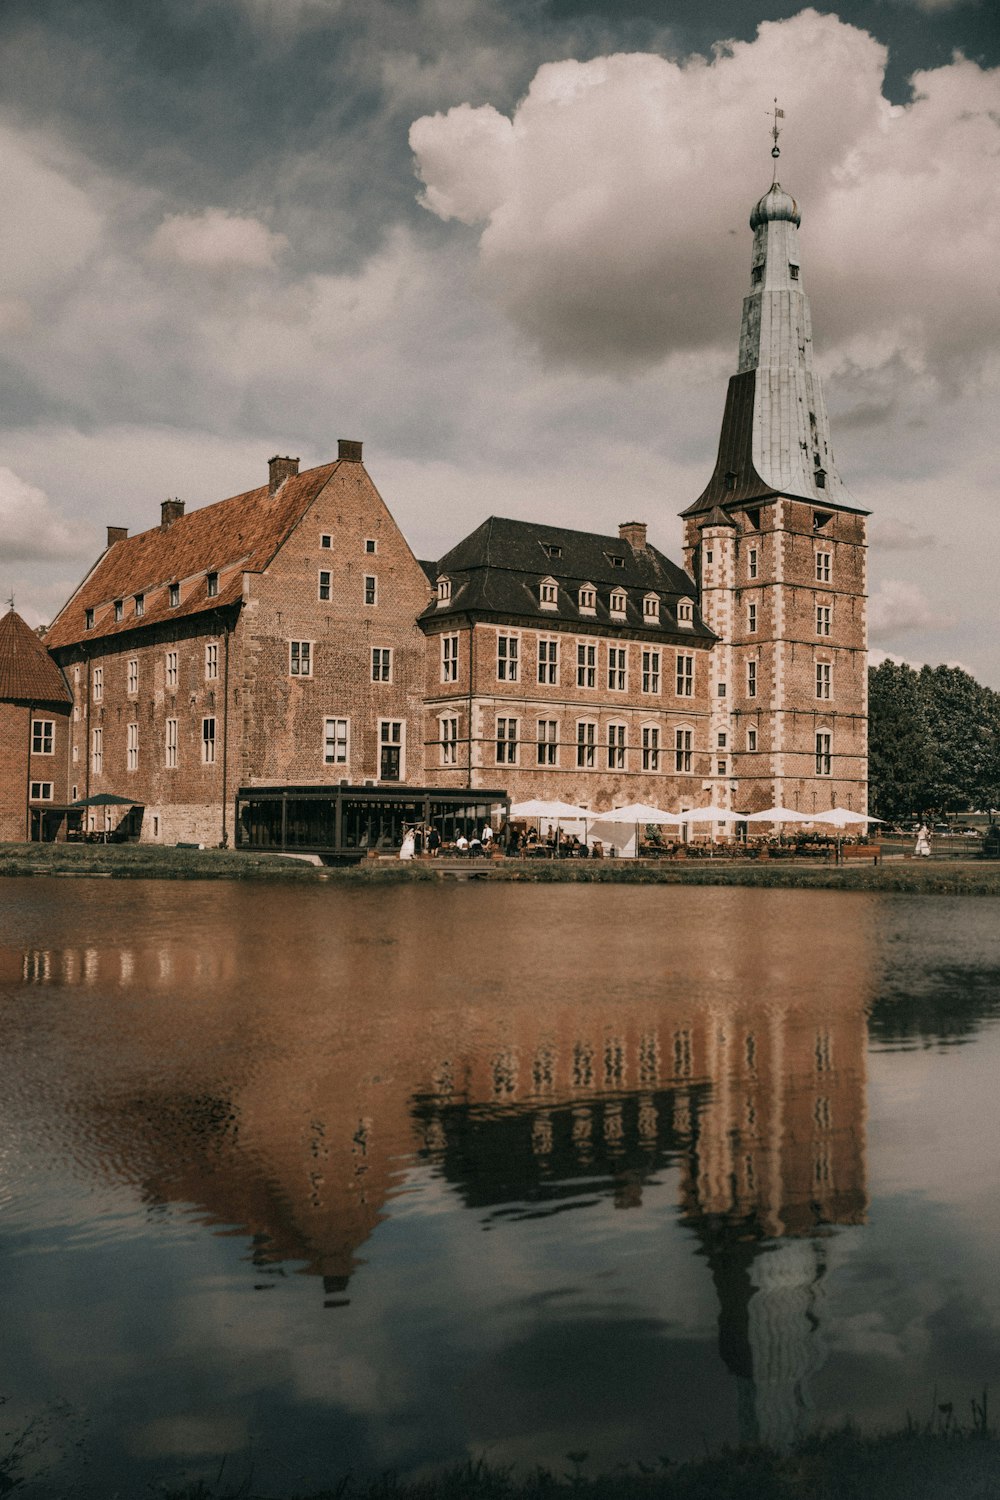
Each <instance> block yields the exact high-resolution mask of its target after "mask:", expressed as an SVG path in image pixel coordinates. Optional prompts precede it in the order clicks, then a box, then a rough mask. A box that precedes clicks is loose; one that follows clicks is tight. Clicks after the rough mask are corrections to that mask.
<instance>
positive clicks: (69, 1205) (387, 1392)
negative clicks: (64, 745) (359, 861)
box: [0, 879, 1000, 1496]
mask: <svg viewBox="0 0 1000 1500" xmlns="http://www.w3.org/2000/svg"><path fill="white" fill-rule="evenodd" d="M998 1015H1000V902H998V901H995V900H992V899H974V898H968V899H964V900H959V899H951V898H945V897H937V898H919V897H906V896H877V895H865V894H848V893H842V892H811V891H810V892H806V891H802V892H799V891H777V890H775V891H770V890H738V889H716V890H713V889H694V888H689V889H685V888H677V887H673V888H672V887H652V888H650V887H633V888H630V887H628V886H611V887H603V888H602V887H600V886H573V885H567V886H551V887H545V886H542V887H519V886H513V885H507V886H481V885H477V884H454V885H442V886H441V887H439V888H429V887H426V886H423V885H421V886H409V887H398V888H389V889H378V890H376V889H352V888H346V887H340V886H336V885H334V884H329V885H322V884H318V885H316V886H309V887H297V888H293V887H290V886H285V885H276V886H273V887H271V886H266V885H256V884H254V885H243V884H235V883H234V884H230V883H225V882H205V883H200V882H199V883H186V882H185V883H180V882H178V883H173V882H162V883H161V882H143V881H134V882H133V881H122V882H112V881H100V880H93V881H85V880H41V879H35V880H26V881H15V880H6V881H3V882H0V1043H2V1059H3V1066H2V1068H0V1153H2V1157H0V1163H2V1164H0V1288H2V1290H0V1305H2V1318H3V1335H4V1336H3V1340H2V1343H0V1397H3V1398H6V1404H5V1405H3V1406H2V1407H0V1430H3V1431H6V1432H10V1433H15V1434H16V1433H19V1432H21V1431H23V1430H24V1428H25V1427H26V1426H27V1425H28V1424H31V1423H34V1426H33V1427H32V1428H31V1431H30V1433H29V1436H28V1439H27V1441H26V1443H25V1445H24V1446H25V1454H26V1456H25V1460H24V1467H23V1469H22V1471H21V1472H22V1473H23V1474H24V1475H25V1476H30V1475H32V1474H34V1475H37V1476H38V1477H37V1482H36V1485H35V1487H34V1490H32V1488H29V1489H28V1490H27V1491H26V1494H29V1495H30V1494H31V1493H33V1492H34V1493H36V1494H41V1493H45V1494H63V1493H66V1492H68V1491H69V1489H70V1488H71V1487H74V1488H73V1494H74V1495H83V1496H91V1495H93V1496H106V1495H108V1494H112V1493H114V1492H115V1490H117V1489H119V1488H122V1489H124V1488H127V1489H128V1492H129V1493H140V1492H142V1489H143V1486H144V1485H146V1484H152V1483H154V1482H155V1481H158V1480H165V1481H170V1482H180V1481H181V1480H183V1479H185V1478H194V1477H196V1476H203V1477H204V1478H206V1479H207V1480H209V1481H211V1482H214V1481H215V1480H216V1479H217V1478H218V1476H219V1474H220V1471H221V1473H222V1476H223V1481H224V1482H225V1483H228V1484H231V1485H233V1486H235V1485H237V1484H239V1483H240V1482H241V1481H243V1480H245V1479H247V1477H248V1476H250V1475H252V1484H253V1488H254V1490H255V1491H257V1492H265V1493H271V1494H275V1495H282V1494H288V1495H291V1494H294V1493H297V1492H302V1491H304V1490H308V1489H309V1488H316V1489H318V1488H319V1487H320V1486H322V1485H324V1484H330V1483H332V1482H333V1481H335V1480H336V1479H337V1478H338V1477H340V1476H342V1475H345V1474H347V1473H348V1472H349V1471H350V1472H352V1473H354V1474H355V1475H362V1474H369V1473H375V1472H378V1471H381V1470H385V1469H394V1470H396V1471H398V1472H399V1473H401V1474H409V1475H412V1474H419V1473H422V1472H425V1471H426V1470H427V1469H428V1468H433V1467H435V1466H439V1465H445V1464H448V1463H451V1462H453V1461H456V1460H459V1459H461V1458H463V1457H465V1456H466V1455H471V1456H479V1455H485V1456H486V1457H488V1458H489V1459H491V1460H493V1461H496V1462H502V1463H513V1464H515V1465H518V1466H522V1467H523V1468H525V1469H526V1468H529V1467H531V1466H533V1465H535V1464H536V1463H543V1464H549V1465H551V1466H553V1467H554V1468H556V1469H557V1470H559V1471H560V1472H562V1471H564V1470H565V1469H566V1468H567V1467H569V1465H568V1464H567V1460H566V1455H567V1454H568V1453H586V1454H587V1455H588V1456H587V1459H586V1460H585V1468H586V1469H587V1470H589V1471H596V1470H607V1469H611V1468H612V1467H614V1466H615V1465H616V1464H620V1463H626V1462H635V1461H638V1460H641V1461H642V1462H644V1463H654V1464H655V1463H657V1462H658V1461H659V1460H660V1458H661V1457H669V1458H672V1459H678V1458H683V1457H685V1456H690V1455H694V1454H699V1453H702V1452H703V1451H705V1448H706V1447H708V1448H710V1449H711V1448H715V1447H718V1446H720V1445H721V1444H723V1443H734V1442H737V1441H739V1440H741V1439H742V1440H747V1441H755V1440H764V1441H768V1442H772V1443H776V1444H786V1443H789V1442H791V1441H793V1440H794V1439H795V1438H796V1437H797V1436H799V1435H801V1434H802V1433H804V1432H806V1431H808V1430H809V1429H811V1428H812V1427H815V1426H820V1425H823V1426H829V1425H831V1424H835V1423H838V1422H841V1421H843V1420H844V1419H846V1418H848V1417H851V1418H853V1419H854V1420H855V1421H857V1422H859V1423H861V1424H863V1425H865V1426H868V1427H872V1428H876V1427H883V1426H890V1425H897V1424H900V1423H902V1422H904V1421H905V1420H906V1416H907V1413H909V1414H911V1415H912V1416H913V1417H914V1418H916V1419H918V1420H924V1419H926V1418H928V1417H929V1416H930V1415H931V1413H932V1411H933V1410H934V1409H935V1407H936V1406H941V1405H944V1404H946V1403H948V1402H951V1403H953V1406H954V1412H955V1415H956V1416H957V1417H959V1418H962V1419H967V1418H969V1417H971V1408H970V1402H971V1400H972V1399H973V1398H975V1399H977V1400H978V1399H980V1398H981V1395H982V1391H983V1388H984V1387H985V1386H992V1387H993V1389H994V1390H996V1389H997V1385H998V1381H1000V1278H998V1277H997V1274H996V1245H997V1243H998V1240H1000V1192H998V1177H1000V1166H998V1160H1000V1157H998V1146H1000V1129H998V1124H1000V1103H998V1089H997V1082H996V1081H997V1078H998V1076H1000V1028H998ZM5 1447H6V1444H0V1456H2V1454H3V1452H4V1449H5Z"/></svg>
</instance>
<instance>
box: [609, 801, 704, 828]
mask: <svg viewBox="0 0 1000 1500" xmlns="http://www.w3.org/2000/svg"><path fill="white" fill-rule="evenodd" d="M594 819H595V821H598V820H599V821H600V822H602V823H653V824H656V825H658V826H661V827H666V826H669V827H672V828H679V827H680V825H681V824H682V823H683V822H684V819H683V818H682V817H680V815H679V814H678V813H671V812H665V811H664V810H663V808H662V807H651V806H650V805H649V803H648V802H630V803H629V804H628V806H627V807H613V808H612V809H611V811H610V812H602V813H595V814H594Z"/></svg>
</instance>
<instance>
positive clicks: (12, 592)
mask: <svg viewBox="0 0 1000 1500" xmlns="http://www.w3.org/2000/svg"><path fill="white" fill-rule="evenodd" d="M7 603H8V604H9V605H10V607H11V610H13V608H14V590H13V589H11V591H10V598H9V599H8V600H7Z"/></svg>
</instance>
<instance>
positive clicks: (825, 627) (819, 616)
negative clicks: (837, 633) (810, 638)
mask: <svg viewBox="0 0 1000 1500" xmlns="http://www.w3.org/2000/svg"><path fill="white" fill-rule="evenodd" d="M831 614H832V609H831V606H830V605H829V604H817V606H816V634H817V635H829V634H830V617H831Z"/></svg>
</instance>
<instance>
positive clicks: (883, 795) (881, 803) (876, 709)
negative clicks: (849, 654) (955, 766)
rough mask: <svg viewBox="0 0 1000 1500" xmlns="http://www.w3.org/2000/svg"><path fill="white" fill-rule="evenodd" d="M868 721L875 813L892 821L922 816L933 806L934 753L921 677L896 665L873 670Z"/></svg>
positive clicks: (870, 678) (869, 762)
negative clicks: (930, 795)
mask: <svg viewBox="0 0 1000 1500" xmlns="http://www.w3.org/2000/svg"><path fill="white" fill-rule="evenodd" d="M868 715H869V718H868V776H869V783H870V801H871V808H872V811H873V812H874V813H875V815H876V817H879V818H887V819H890V820H894V819H897V818H905V817H906V816H908V814H910V813H918V812H922V811H923V810H924V809H925V807H927V806H928V805H929V803H928V802H927V800H926V799H927V796H928V782H929V779H930V772H931V765H932V752H931V737H930V733H929V729H928V724H927V716H926V713H925V708H924V695H923V693H922V691H921V684H920V677H919V674H918V673H917V672H915V671H914V670H913V668H912V667H907V666H904V665H903V664H901V663H898V662H893V661H884V662H882V664H881V666H878V667H872V668H871V669H870V670H869V673H868Z"/></svg>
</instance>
